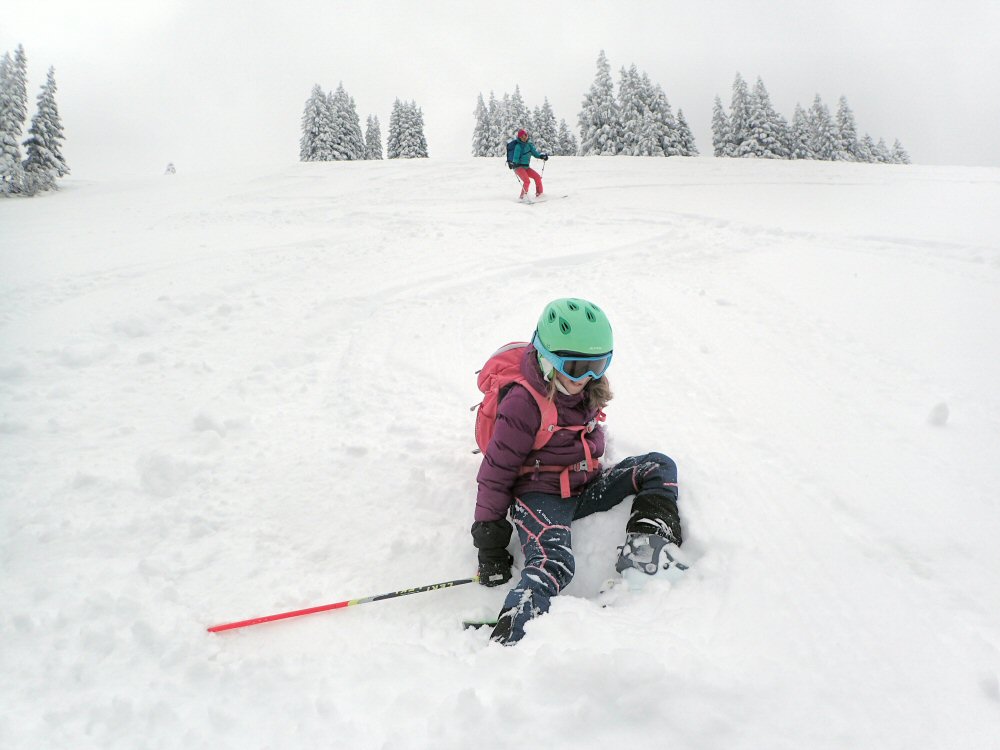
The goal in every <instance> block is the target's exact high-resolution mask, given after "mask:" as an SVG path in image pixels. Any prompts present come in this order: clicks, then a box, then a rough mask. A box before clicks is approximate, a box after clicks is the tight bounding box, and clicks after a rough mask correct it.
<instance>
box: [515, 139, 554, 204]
mask: <svg viewBox="0 0 1000 750" xmlns="http://www.w3.org/2000/svg"><path fill="white" fill-rule="evenodd" d="M532 156H534V157H535V158H537V159H541V160H542V161H548V160H549V155H548V154H542V153H539V151H538V149H537V148H535V144H534V143H532V142H531V141H530V140H529V138H528V131H527V130H525V129H524V128H521V129H520V130H518V131H517V142H516V143H515V144H514V148H513V150H508V152H507V166H508V167H510V168H511V169H513V170H514V174H516V175H517V176H518V179H520V180H521V195H520V200H524V196H526V195H527V194H528V187H529V186H530V184H531V183H529V182H528V180H529V178H530V179H532V180H534V181H535V197H536V198H541V197H542V176H541V175H540V174H538V172H536V171H535V170H534V169H532V168H531V157H532Z"/></svg>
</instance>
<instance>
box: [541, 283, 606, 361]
mask: <svg viewBox="0 0 1000 750" xmlns="http://www.w3.org/2000/svg"><path fill="white" fill-rule="evenodd" d="M535 336H536V338H535V344H536V348H537V349H539V352H538V360H539V364H541V365H542V372H543V374H545V376H546V379H548V378H551V371H552V366H553V365H554V366H555V368H556V369H558V370H559V371H560V372H563V373H564V374H568V375H570V376H571V377H572V376H573V375H577V374H579V373H577V372H576V371H575V370H573V369H572V368H571V370H570V371H567V370H566V369H565V364H566V363H565V362H564V361H563V360H564V358H566V357H568V358H570V359H571V358H572V355H576V356H577V357H584V358H588V359H596V358H599V357H603V358H604V359H603V360H602V361H601V362H600V363H598V362H593V365H594V371H593V372H591V373H590V374H591V375H593V376H594V377H595V378H599V377H601V375H603V374H604V370H605V369H606V368H607V366H608V365H609V364H611V352H612V350H613V349H614V339H613V337H612V334H611V323H610V322H609V321H608V316H607V315H605V314H604V311H603V310H601V308H599V307H598V306H597V305H595V304H594V303H593V302H588V301H587V300H585V299H578V298H575V297H565V298H563V299H557V300H553V301H552V302H550V303H549V304H547V305H546V306H545V309H544V310H543V311H542V315H541V317H540V318H539V319H538V327H537V329H536V333H535ZM538 344H541V347H539V346H538ZM543 349H544V350H545V351H543ZM605 355H606V356H605ZM547 365H548V366H547ZM578 369H580V371H581V373H582V372H583V371H586V369H587V368H586V367H580V368H578ZM573 379H574V380H575V379H577V378H575V377H573Z"/></svg>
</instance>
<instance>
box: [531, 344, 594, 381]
mask: <svg viewBox="0 0 1000 750" xmlns="http://www.w3.org/2000/svg"><path fill="white" fill-rule="evenodd" d="M531 345H532V346H533V347H535V349H536V350H538V352H539V353H540V354H541V355H542V356H543V357H545V359H547V360H548V361H549V362H551V363H552V366H553V367H555V368H556V370H558V371H559V372H561V373H562V374H563V375H565V376H566V377H567V378H569V379H570V380H572V381H573V382H574V383H579V382H580V381H581V380H583V379H584V378H587V377H590V378H593V379H594V380H600V379H601V378H602V377H604V373H606V372H607V371H608V368H609V367H610V366H611V355H612V354H613V352H608V353H607V354H598V355H597V356H596V357H584V356H582V355H580V354H575V353H573V352H570V353H568V354H557V353H556V352H550V351H549V350H548V349H546V348H545V345H544V344H542V342H541V339H539V338H538V332H537V331H536V332H535V337H534V338H533V339H532V341H531Z"/></svg>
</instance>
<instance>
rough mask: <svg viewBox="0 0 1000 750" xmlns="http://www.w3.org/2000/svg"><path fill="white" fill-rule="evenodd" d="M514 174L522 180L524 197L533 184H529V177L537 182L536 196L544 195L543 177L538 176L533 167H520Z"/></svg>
mask: <svg viewBox="0 0 1000 750" xmlns="http://www.w3.org/2000/svg"><path fill="white" fill-rule="evenodd" d="M514 174H516V175H517V176H518V178H519V179H520V180H521V183H522V187H521V196H522V197H523V196H525V195H527V194H528V186H529V185H530V184H531V183H530V182H528V178H529V177H530V178H531V179H532V180H534V181H535V195H541V194H542V176H541V175H540V174H538V172H536V171H535V170H534V169H532V168H531V167H518V168H517V169H515V170H514Z"/></svg>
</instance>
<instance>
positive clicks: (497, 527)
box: [472, 519, 514, 586]
mask: <svg viewBox="0 0 1000 750" xmlns="http://www.w3.org/2000/svg"><path fill="white" fill-rule="evenodd" d="M513 531H514V527H513V526H511V525H510V522H509V521H507V520H506V519H500V520H499V521H476V522H475V523H474V524H472V543H473V544H474V545H475V546H476V549H477V550H479V583H480V584H481V585H483V586H500V585H501V584H504V583H507V581H509V580H510V578H511V572H510V566H511V565H513V564H514V558H513V557H512V556H511V554H510V553H509V552H508V551H507V543H508V542H509V541H510V535H511V533H512V532H513Z"/></svg>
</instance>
